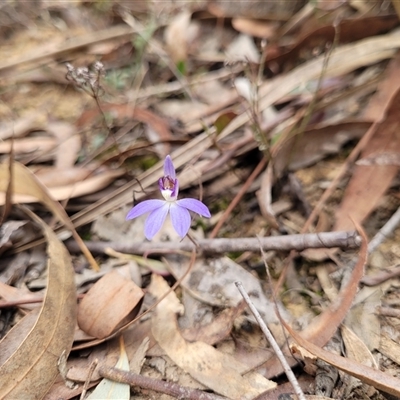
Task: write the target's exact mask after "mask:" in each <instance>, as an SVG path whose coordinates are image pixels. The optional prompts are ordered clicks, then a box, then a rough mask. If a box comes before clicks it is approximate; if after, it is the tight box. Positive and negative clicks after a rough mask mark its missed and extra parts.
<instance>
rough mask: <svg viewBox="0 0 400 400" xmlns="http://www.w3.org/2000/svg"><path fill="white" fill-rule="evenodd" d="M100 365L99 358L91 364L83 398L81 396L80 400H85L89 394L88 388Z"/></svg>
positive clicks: (83, 390)
mask: <svg viewBox="0 0 400 400" xmlns="http://www.w3.org/2000/svg"><path fill="white" fill-rule="evenodd" d="M98 363H99V360H98V359H97V358H96V359H94V360H93V361H92V362H91V363H90V366H89V371H88V374H87V377H86V381H85V384H84V385H83V389H82V393H81V396H80V398H79V400H83V399H84V398H85V396H86V392H87V390H88V388H89V386H90V381H91V379H92V375H93V372H94V370H95V369H96V367H97V364H98Z"/></svg>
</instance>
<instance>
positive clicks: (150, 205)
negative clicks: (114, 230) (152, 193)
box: [125, 199, 165, 220]
mask: <svg viewBox="0 0 400 400" xmlns="http://www.w3.org/2000/svg"><path fill="white" fill-rule="evenodd" d="M164 204H165V201H163V200H155V199H154V200H145V201H142V202H141V203H139V204H136V206H135V207H133V208H132V209H131V210H130V211H129V212H128V215H127V216H126V218H125V219H126V220H128V219H133V218H136V217H139V216H140V215H142V214H146V213H148V212H151V211H154V210H156V209H157V208H160V207H162V206H163V205H164Z"/></svg>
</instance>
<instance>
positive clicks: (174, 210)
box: [169, 203, 191, 238]
mask: <svg viewBox="0 0 400 400" xmlns="http://www.w3.org/2000/svg"><path fill="white" fill-rule="evenodd" d="M169 212H170V214H171V221H172V226H173V227H174V229H175V230H176V232H177V233H178V235H179V236H180V237H181V238H183V237H185V236H186V234H187V233H188V231H189V228H190V223H191V218H190V214H189V211H188V210H186V208H184V207H180V206H179V205H177V204H176V203H172V204H171V207H170V210H169Z"/></svg>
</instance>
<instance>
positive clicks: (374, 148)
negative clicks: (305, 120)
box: [334, 53, 400, 230]
mask: <svg viewBox="0 0 400 400" xmlns="http://www.w3.org/2000/svg"><path fill="white" fill-rule="evenodd" d="M399 71H400V53H398V55H397V56H396V57H395V58H394V59H393V60H392V61H391V63H390V64H389V67H388V71H387V76H386V79H385V81H383V82H382V85H381V86H380V89H379V90H378V92H377V94H376V95H375V96H374V97H375V99H374V100H372V101H371V104H370V106H369V108H370V110H369V112H368V116H369V115H372V116H373V117H375V118H376V121H377V122H376V123H375V124H374V125H373V126H371V128H370V129H373V130H374V134H373V136H372V138H371V139H370V140H369V142H368V143H367V144H366V146H365V147H364V149H363V151H362V154H361V157H362V158H367V157H368V156H370V155H372V154H374V153H377V152H378V153H379V152H392V153H398V152H400V134H399V132H400V121H399V118H398V110H399V107H400V73H399ZM385 115H386V116H385ZM382 118H384V120H382ZM379 121H381V122H380V123H379ZM397 171H398V167H397V166H396V165H372V166H364V165H356V166H355V167H354V170H353V174H352V177H351V180H350V182H349V183H348V185H347V188H346V191H345V194H344V197H343V200H342V202H341V205H340V207H339V208H338V210H337V212H336V223H335V227H334V229H335V230H341V229H347V228H348V227H350V226H352V222H351V221H350V219H349V215H351V216H352V218H354V219H355V220H356V221H357V222H359V223H361V222H362V221H363V220H364V219H365V218H366V217H367V216H368V215H369V214H370V213H371V212H372V211H373V210H374V208H375V207H376V206H377V205H378V204H379V201H380V199H381V197H382V195H383V194H384V193H385V192H386V190H387V189H388V188H389V186H390V184H391V183H392V180H393V178H394V177H395V175H396V173H397Z"/></svg>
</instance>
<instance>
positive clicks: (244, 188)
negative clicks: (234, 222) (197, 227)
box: [210, 158, 267, 239]
mask: <svg viewBox="0 0 400 400" xmlns="http://www.w3.org/2000/svg"><path fill="white" fill-rule="evenodd" d="M266 165H267V159H266V158H263V159H262V160H261V161H260V162H259V163H258V165H257V167H256V168H255V169H254V171H253V172H252V173H251V175H250V176H249V177H248V179H247V181H246V182H245V184H244V185H243V186H242V188H241V189H240V190H239V193H238V194H237V195H236V196H235V198H234V199H233V200H232V202H231V204H229V207H228V208H227V209H226V210H225V212H224V214H223V215H222V217H221V219H220V220H219V221H218V223H217V225H215V228H214V229H213V231H212V232H211V234H210V238H211V239H213V238H215V237H216V236H217V234H218V232H219V230H220V229H221V227H222V225H223V224H224V223H225V221H226V220H227V219H228V217H229V215H230V214H231V212H232V210H233V209H234V208H235V207H236V206H237V205H238V203H239V201H240V199H241V198H242V197H243V196H244V194H245V193H246V191H247V190H248V188H249V187H250V185H251V184H252V183H253V182H254V179H256V178H257V176H258V175H259V174H260V173H261V172H262V170H263V169H264V168H265V166H266Z"/></svg>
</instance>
